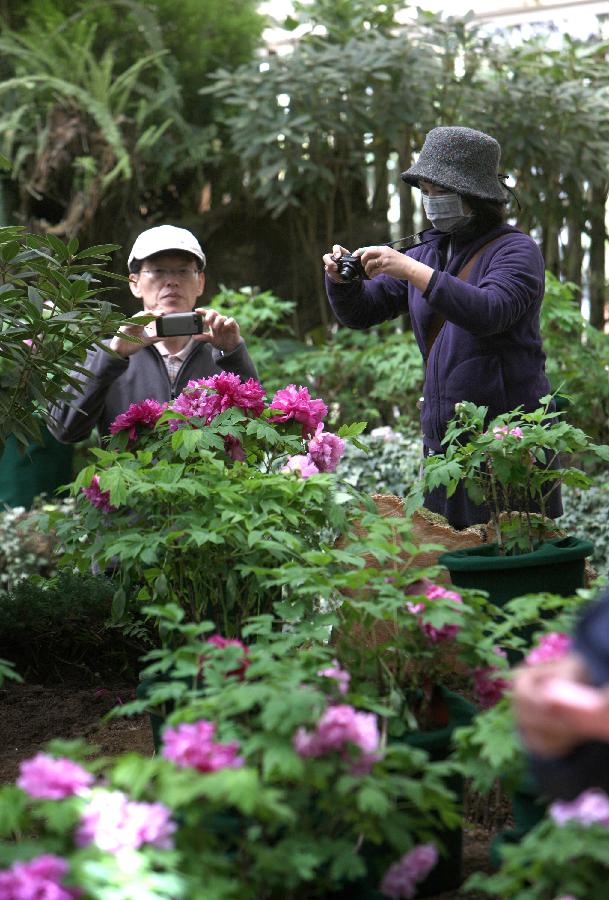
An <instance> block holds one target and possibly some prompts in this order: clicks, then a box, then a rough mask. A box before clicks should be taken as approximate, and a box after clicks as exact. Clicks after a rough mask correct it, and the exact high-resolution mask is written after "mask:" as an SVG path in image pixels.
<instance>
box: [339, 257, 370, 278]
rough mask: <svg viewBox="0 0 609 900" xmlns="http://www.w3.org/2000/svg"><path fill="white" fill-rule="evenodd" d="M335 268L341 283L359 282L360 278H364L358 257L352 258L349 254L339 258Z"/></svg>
mask: <svg viewBox="0 0 609 900" xmlns="http://www.w3.org/2000/svg"><path fill="white" fill-rule="evenodd" d="M336 267H337V269H338V274H339V275H340V277H341V278H342V279H343V281H361V280H362V278H365V277H366V275H365V272H364V269H363V267H362V263H361V260H360V258H359V256H352V255H351V254H348V255H345V256H341V258H340V259H339V260H338V261H337V263H336Z"/></svg>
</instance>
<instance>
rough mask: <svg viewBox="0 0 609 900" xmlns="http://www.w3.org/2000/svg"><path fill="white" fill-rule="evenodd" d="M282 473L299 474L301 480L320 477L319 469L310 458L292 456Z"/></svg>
mask: <svg viewBox="0 0 609 900" xmlns="http://www.w3.org/2000/svg"><path fill="white" fill-rule="evenodd" d="M281 471H282V472H286V473H287V472H298V474H299V475H300V477H301V478H309V477H310V476H311V475H318V474H319V469H318V468H317V466H316V465H315V463H314V462H313V460H312V459H311V457H310V456H290V458H289V459H288V461H287V463H286V464H285V466H283V467H282V469H281Z"/></svg>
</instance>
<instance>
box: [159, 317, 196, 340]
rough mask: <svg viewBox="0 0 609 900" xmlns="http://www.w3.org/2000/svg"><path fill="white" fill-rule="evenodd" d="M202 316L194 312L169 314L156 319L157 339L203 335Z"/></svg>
mask: <svg viewBox="0 0 609 900" xmlns="http://www.w3.org/2000/svg"><path fill="white" fill-rule="evenodd" d="M205 330H206V329H205V327H204V322H203V316H201V315H200V314H199V313H196V312H188V313H169V315H167V316H159V318H158V319H156V334H157V337H177V336H178V335H183V334H203V332H204V331H205Z"/></svg>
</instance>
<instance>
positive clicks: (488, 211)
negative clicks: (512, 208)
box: [461, 194, 507, 231]
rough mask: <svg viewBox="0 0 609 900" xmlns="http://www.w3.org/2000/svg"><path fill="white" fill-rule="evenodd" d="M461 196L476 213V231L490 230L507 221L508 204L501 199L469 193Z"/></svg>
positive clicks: (473, 222) (474, 221) (474, 216)
mask: <svg viewBox="0 0 609 900" xmlns="http://www.w3.org/2000/svg"><path fill="white" fill-rule="evenodd" d="M461 196H462V197H463V199H464V201H465V202H466V203H467V205H468V206H469V208H470V209H471V211H472V212H473V214H474V215H473V217H472V219H473V221H472V225H475V227H476V231H490V230H491V228H496V227H497V225H503V223H504V222H505V220H506V218H507V212H506V205H505V203H503V202H502V201H501V200H482V199H481V198H480V197H472V196H471V195H469V194H462V195H461Z"/></svg>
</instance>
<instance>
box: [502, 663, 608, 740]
mask: <svg viewBox="0 0 609 900" xmlns="http://www.w3.org/2000/svg"><path fill="white" fill-rule="evenodd" d="M513 702H514V712H515V714H516V720H517V724H518V728H519V731H520V734H521V736H522V740H523V742H524V744H525V745H526V746H527V747H528V748H529V749H530V750H532V751H533V752H534V753H537V754H538V755H539V756H544V757H560V756H565V755H566V754H568V753H569V752H570V751H571V750H573V749H574V748H575V747H577V746H578V745H579V744H582V743H584V742H585V741H590V740H605V741H609V690H608V689H607V688H596V687H592V686H591V685H590V684H589V682H588V679H587V674H586V670H585V666H584V663H583V661H582V660H581V658H580V657H579V656H577V655H576V654H574V653H570V654H568V655H567V656H564V657H562V658H561V659H557V660H553V661H551V662H547V663H541V664H540V665H537V666H527V665H523V666H520V667H519V668H518V669H516V671H515V675H514V694H513Z"/></svg>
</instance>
